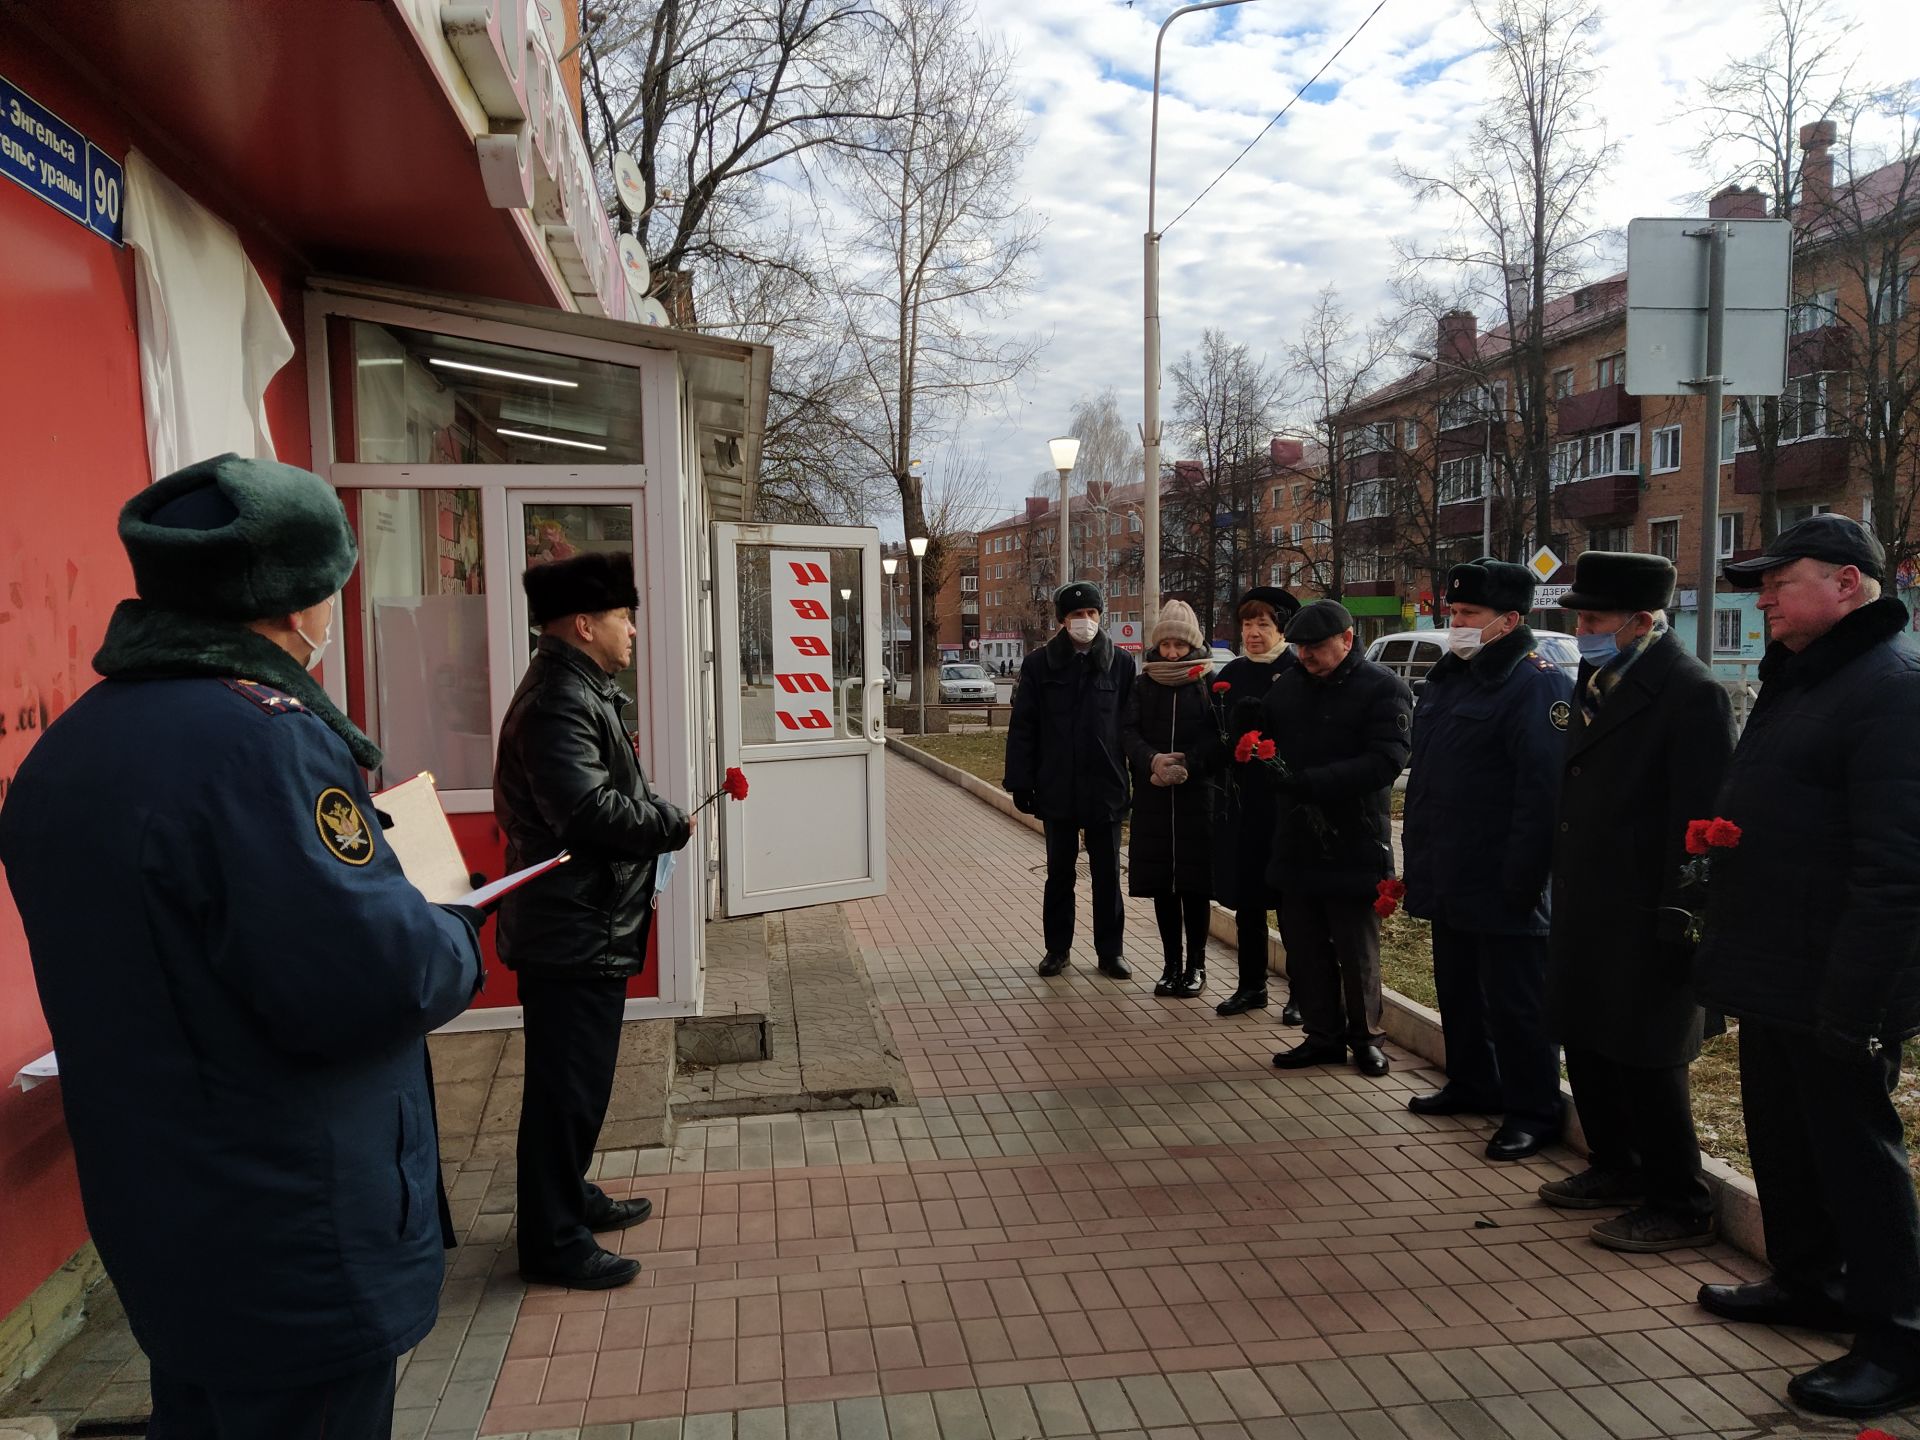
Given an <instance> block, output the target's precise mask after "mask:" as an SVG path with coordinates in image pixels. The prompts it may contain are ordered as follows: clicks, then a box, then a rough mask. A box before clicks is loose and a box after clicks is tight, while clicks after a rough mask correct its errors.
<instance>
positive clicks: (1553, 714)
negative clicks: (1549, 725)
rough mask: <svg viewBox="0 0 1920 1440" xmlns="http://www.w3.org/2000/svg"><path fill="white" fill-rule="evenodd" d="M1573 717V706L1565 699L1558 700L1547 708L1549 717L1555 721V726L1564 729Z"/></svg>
mask: <svg viewBox="0 0 1920 1440" xmlns="http://www.w3.org/2000/svg"><path fill="white" fill-rule="evenodd" d="M1572 718H1573V706H1571V705H1569V704H1568V703H1567V702H1566V701H1564V700H1556V701H1554V702H1553V704H1552V705H1551V706H1549V707H1548V709H1547V719H1549V720H1551V721H1552V722H1553V728H1554V729H1556V730H1564V729H1566V728H1567V722H1568V721H1569V720H1571V719H1572Z"/></svg>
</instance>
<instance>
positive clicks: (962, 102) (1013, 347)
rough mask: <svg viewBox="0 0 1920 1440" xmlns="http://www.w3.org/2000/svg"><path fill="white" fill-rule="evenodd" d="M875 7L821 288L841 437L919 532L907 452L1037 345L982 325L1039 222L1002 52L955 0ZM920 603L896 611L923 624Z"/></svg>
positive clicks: (1002, 303) (1024, 259) (922, 521)
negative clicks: (841, 398)
mask: <svg viewBox="0 0 1920 1440" xmlns="http://www.w3.org/2000/svg"><path fill="white" fill-rule="evenodd" d="M887 4H888V13H887V15H886V17H885V25H884V27H883V30H882V33H881V36H880V38H879V41H878V43H877V44H876V45H875V46H874V47H872V49H871V50H870V51H869V52H868V54H867V55H866V57H865V58H864V60H863V63H862V74H861V76H860V81H859V86H858V89H857V90H856V92H855V93H856V96H867V97H871V98H869V99H867V100H865V101H858V100H857V101H856V104H857V105H863V106H864V108H865V109H866V110H867V111H868V112H870V113H876V114H877V113H879V112H880V111H881V110H882V109H883V108H887V107H893V108H894V109H896V110H897V115H896V117H895V118H890V119H881V120H876V121H872V122H870V123H868V124H867V125H866V126H864V127H863V128H862V130H861V131H860V133H859V135H858V136H857V137H856V138H855V142H854V143H853V144H851V145H849V146H847V147H844V148H842V149H839V150H837V151H836V156H837V163H836V164H835V165H834V166H833V167H832V177H833V181H834V192H833V203H834V204H836V205H837V206H838V207H840V208H843V209H844V210H845V211H847V212H848V213H850V214H851V215H852V216H853V217H854V229H853V233H852V235H851V237H850V239H849V243H848V246H847V249H848V251H849V254H850V257H851V263H850V264H849V265H848V266H847V267H845V268H844V269H840V270H838V271H837V282H836V288H837V290H838V292H839V293H840V295H841V298H842V304H843V314H844V326H845V333H846V334H847V336H848V337H849V340H850V342H851V344H852V346H853V348H854V352H855V357H856V358H855V363H854V366H853V368H854V370H855V372H856V374H857V375H858V377H859V386H860V389H861V402H860V405H859V407H858V409H857V410H856V411H855V412H854V413H853V414H852V415H851V416H850V418H849V436H850V439H851V441H852V443H853V444H854V445H855V446H857V447H858V448H859V449H861V450H863V451H864V452H865V454H866V457H867V461H868V464H869V466H870V467H871V468H872V469H873V471H874V472H875V473H876V474H877V475H884V476H887V477H890V478H891V480H892V482H893V485H894V488H895V489H896V490H897V492H898V494H899V497H900V508H901V518H902V521H903V522H904V525H905V529H906V533H907V534H908V535H910V536H911V535H922V534H930V532H929V529H928V515H927V505H926V496H925V493H924V490H923V487H922V484H921V480H920V477H919V475H918V473H916V471H915V470H914V467H913V464H912V460H913V457H914V455H915V453H916V451H917V450H918V449H920V448H922V447H924V446H926V445H927V444H928V443H929V442H930V441H934V440H937V439H938V438H940V437H941V436H943V435H947V434H951V433H952V432H953V429H954V427H955V426H957V424H958V423H959V421H960V420H961V418H962V417H963V416H964V415H965V414H966V413H967V411H968V410H969V409H970V408H972V407H973V406H975V405H977V404H981V403H984V402H986V401H987V400H989V399H991V398H993V397H994V396H995V394H996V393H997V392H999V391H1001V390H1002V389H1003V388H1004V387H1005V386H1006V385H1007V384H1008V383H1009V382H1010V381H1012V380H1013V379H1014V378H1015V377H1016V376H1017V375H1019V374H1020V373H1021V372H1022V371H1023V370H1025V369H1026V367H1027V366H1028V365H1029V364H1030V363H1031V362H1032V360H1033V357H1034V355H1035V354H1036V353H1037V351H1038V348H1039V347H1038V342H1037V341H1035V340H1031V339H1013V340H1007V339H1003V338H999V337H998V336H997V335H995V334H994V333H993V332H992V331H991V330H990V329H989V325H990V324H991V323H992V322H995V321H998V320H999V319H1000V318H1001V317H1003V316H1004V315H1005V314H1006V313H1007V311H1008V309H1009V307H1010V306H1011V304H1012V303H1013V301H1014V300H1015V299H1016V298H1017V297H1018V296H1019V294H1020V293H1021V291H1022V290H1023V289H1024V288H1025V286H1026V284H1027V279H1028V272H1027V266H1028V261H1029V259H1030V257H1031V255H1032V252H1033V249H1034V246H1035V244H1036V243H1037V242H1038V239H1039V233H1040V227H1039V222H1038V220H1037V219H1035V218H1034V217H1033V216H1032V215H1031V214H1030V212H1029V211H1028V209H1027V206H1026V203H1025V196H1024V195H1023V194H1022V192H1021V189H1020V175H1021V166H1022V163H1023V161H1024V158H1025V154H1026V149H1027V143H1028V142H1027V136H1026V129H1025V123H1026V122H1025V110H1024V107H1023V105H1022V104H1021V100H1020V97H1019V94H1018V92H1017V89H1016V87H1015V84H1014V79H1013V74H1012V65H1011V56H1010V54H1009V52H1008V51H1007V50H1006V49H1005V48H1004V47H1003V46H1002V45H1000V44H999V43H998V42H997V41H994V40H992V39H990V38H987V37H985V36H982V35H981V34H980V33H978V31H977V30H976V29H975V26H974V20H973V13H972V11H971V9H970V8H969V6H968V5H967V3H966V0H887ZM930 599H931V596H930V595H922V596H916V597H914V601H913V604H912V607H911V608H912V613H913V617H914V623H916V624H919V625H921V626H922V627H923V629H924V628H925V626H926V624H927V616H928V613H929V611H930V609H931V606H930V604H929V603H928V602H929V601H930ZM920 680H921V683H926V677H925V676H922V677H920Z"/></svg>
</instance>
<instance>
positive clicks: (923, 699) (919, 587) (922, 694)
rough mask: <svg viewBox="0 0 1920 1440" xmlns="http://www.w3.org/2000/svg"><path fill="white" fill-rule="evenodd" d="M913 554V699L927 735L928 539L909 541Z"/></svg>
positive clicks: (921, 730) (922, 537) (918, 537)
mask: <svg viewBox="0 0 1920 1440" xmlns="http://www.w3.org/2000/svg"><path fill="white" fill-rule="evenodd" d="M907 549H909V550H911V551H912V552H913V621H914V624H913V698H914V701H915V703H916V704H918V706H919V707H920V733H921V734H922V735H924V734H926V733H927V622H926V617H925V616H923V615H922V614H921V613H920V607H921V606H922V605H924V604H925V603H926V598H927V592H926V587H925V586H924V585H923V584H922V583H921V574H920V570H921V565H920V562H921V561H922V560H924V559H925V558H926V555H927V537H926V536H924V535H915V536H913V537H911V538H910V539H909V540H908V541H907Z"/></svg>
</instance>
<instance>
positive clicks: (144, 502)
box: [120, 455, 360, 620]
mask: <svg viewBox="0 0 1920 1440" xmlns="http://www.w3.org/2000/svg"><path fill="white" fill-rule="evenodd" d="M120 543H121V544H123V545H125V546H126V547H127V558H128V559H129V560H131V561H132V562H133V584H134V589H135V590H136V591H137V592H138V594H139V596H140V598H141V599H142V600H144V601H146V602H147V603H148V604H150V605H155V606H159V607H161V608H162V609H167V610H176V611H181V612H184V613H186V614H190V615H203V616H207V617H209V618H212V619H219V620H264V619H266V618H268V617H269V616H273V615H291V614H292V613H293V612H294V611H296V610H305V609H306V608H307V607H308V606H310V605H318V604H319V603H320V602H321V601H322V600H325V599H326V598H327V597H328V596H329V595H332V594H334V593H335V592H336V591H338V590H339V589H340V587H341V586H342V585H343V584H345V583H346V579H347V577H348V576H349V575H351V574H352V573H353V567H354V565H355V563H356V562H357V561H358V560H359V557H360V551H359V547H358V546H357V545H356V544H355V543H354V539H353V531H352V529H351V528H350V527H349V526H348V524H347V515H346V510H345V509H344V508H343V507H342V506H341V503H340V497H339V496H338V495H337V494H335V493H334V489H333V487H332V486H331V485H329V484H327V482H326V481H324V480H322V479H321V478H320V477H319V476H318V475H315V474H314V473H312V472H311V471H309V470H301V469H297V468H295V467H294V466H292V465H282V464H280V463H278V462H277V461H273V460H243V459H241V458H240V457H239V456H238V455H218V456H215V457H214V458H213V459H211V460H202V461H200V462H199V463H198V464H194V465H189V466H187V467H186V468H185V469H184V470H176V471H174V472H173V474H171V475H169V476H167V477H166V478H165V479H163V480H156V481H155V482H154V483H153V484H151V485H149V486H147V488H146V489H144V490H142V491H141V492H140V493H139V494H138V495H135V496H134V497H133V498H132V499H131V500H129V501H128V502H127V503H126V505H125V506H124V507H122V509H121V511H120Z"/></svg>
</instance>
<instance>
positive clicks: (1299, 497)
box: [1293, 485, 1307, 506]
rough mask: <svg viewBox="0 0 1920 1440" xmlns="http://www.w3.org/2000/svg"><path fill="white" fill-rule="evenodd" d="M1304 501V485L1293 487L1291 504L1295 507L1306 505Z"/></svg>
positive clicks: (1305, 497) (1305, 496) (1305, 494)
mask: <svg viewBox="0 0 1920 1440" xmlns="http://www.w3.org/2000/svg"><path fill="white" fill-rule="evenodd" d="M1306 499H1307V487H1306V486H1305V485H1296V486H1294V487H1293V503H1294V504H1295V505H1296V506H1299V505H1304V504H1305V503H1306Z"/></svg>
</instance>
